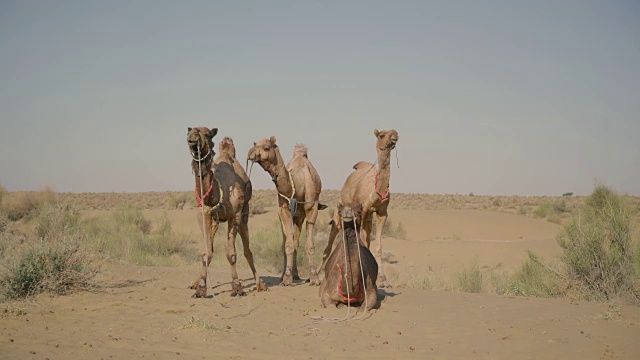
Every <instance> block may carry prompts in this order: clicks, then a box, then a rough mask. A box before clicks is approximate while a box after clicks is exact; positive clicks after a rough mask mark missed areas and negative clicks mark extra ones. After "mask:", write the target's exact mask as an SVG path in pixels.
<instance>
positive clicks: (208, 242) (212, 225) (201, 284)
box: [191, 211, 218, 298]
mask: <svg viewBox="0 0 640 360" xmlns="http://www.w3.org/2000/svg"><path fill="white" fill-rule="evenodd" d="M203 222H204V232H205V233H204V235H203V237H204V239H205V243H204V244H203V245H204V250H203V252H202V269H201V270H200V276H199V277H198V278H196V280H195V281H194V282H193V285H191V288H192V289H194V290H196V292H195V294H193V296H192V297H195V298H200V297H206V296H207V267H208V266H209V264H211V259H212V258H213V238H214V237H215V235H216V231H217V230H218V223H217V222H215V221H212V219H211V216H205V218H204V219H203V218H202V212H200V211H199V212H198V223H199V224H200V229H203Z"/></svg>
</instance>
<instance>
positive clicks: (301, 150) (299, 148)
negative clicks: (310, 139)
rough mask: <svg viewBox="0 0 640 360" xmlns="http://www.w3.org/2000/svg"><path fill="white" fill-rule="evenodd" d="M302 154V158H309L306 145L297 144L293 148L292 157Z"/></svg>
mask: <svg viewBox="0 0 640 360" xmlns="http://www.w3.org/2000/svg"><path fill="white" fill-rule="evenodd" d="M296 156H302V157H303V158H309V155H308V149H307V145H305V144H297V145H296V146H295V147H294V148H293V157H296Z"/></svg>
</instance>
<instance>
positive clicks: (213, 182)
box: [196, 170, 216, 207]
mask: <svg viewBox="0 0 640 360" xmlns="http://www.w3.org/2000/svg"><path fill="white" fill-rule="evenodd" d="M215 182H216V180H215V179H214V178H213V170H211V186H209V190H207V192H206V193H205V194H204V196H203V197H202V199H205V198H206V197H207V196H209V194H211V190H213V185H214V184H215ZM202 199H201V198H200V195H199V194H198V184H197V183H196V200H198V207H202Z"/></svg>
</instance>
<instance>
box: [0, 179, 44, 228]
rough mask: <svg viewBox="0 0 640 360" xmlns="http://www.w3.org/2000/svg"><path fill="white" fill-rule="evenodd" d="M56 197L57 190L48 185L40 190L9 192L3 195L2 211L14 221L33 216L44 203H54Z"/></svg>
mask: <svg viewBox="0 0 640 360" xmlns="http://www.w3.org/2000/svg"><path fill="white" fill-rule="evenodd" d="M55 199H56V194H55V192H54V191H53V190H52V189H51V188H48V187H46V188H44V189H42V190H40V191H27V192H14V193H7V194H5V195H3V196H2V203H1V204H0V212H2V213H4V214H5V215H6V216H7V217H8V218H9V219H10V220H12V221H17V220H20V219H22V218H31V217H33V216H35V215H36V214H37V212H38V210H39V209H40V208H41V207H42V206H43V205H44V204H52V203H54V202H55Z"/></svg>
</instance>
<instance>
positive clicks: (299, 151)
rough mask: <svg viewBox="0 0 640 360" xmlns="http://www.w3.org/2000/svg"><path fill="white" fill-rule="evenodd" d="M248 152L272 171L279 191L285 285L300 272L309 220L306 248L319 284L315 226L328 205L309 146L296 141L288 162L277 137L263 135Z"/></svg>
mask: <svg viewBox="0 0 640 360" xmlns="http://www.w3.org/2000/svg"><path fill="white" fill-rule="evenodd" d="M253 145H254V146H253V148H251V150H249V153H248V154H247V160H251V161H252V162H254V163H258V164H260V166H261V167H262V168H263V169H264V170H265V171H266V172H268V173H269V175H271V178H272V180H273V182H274V183H275V185H276V190H277V191H278V216H279V217H280V224H281V226H282V250H283V253H284V269H283V272H282V283H281V285H284V286H289V285H291V284H292V283H293V280H299V279H300V277H299V276H298V265H297V257H298V245H299V243H300V232H301V231H302V224H303V223H304V220H305V219H306V220H307V242H306V244H305V250H306V252H307V256H308V257H309V267H310V269H309V282H310V285H319V284H320V281H319V279H318V273H317V272H316V269H315V265H314V261H313V254H314V252H315V249H314V246H313V227H314V225H315V223H316V219H317V218H318V210H322V209H324V208H326V206H325V205H322V204H320V202H319V201H318V200H319V199H320V191H321V190H322V183H321V182H320V176H319V175H318V172H317V171H316V169H315V168H314V167H313V165H312V164H311V162H310V161H309V158H308V155H307V147H306V146H304V145H296V147H295V149H294V152H293V159H291V161H290V162H289V164H287V166H286V167H285V166H284V160H282V156H281V155H280V149H279V148H278V145H276V138H275V137H274V136H272V137H271V138H269V139H262V140H260V141H258V142H257V143H253Z"/></svg>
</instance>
